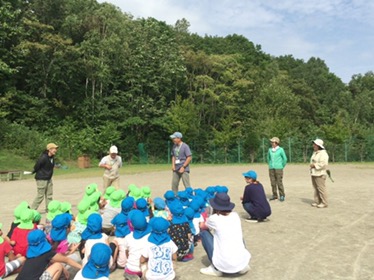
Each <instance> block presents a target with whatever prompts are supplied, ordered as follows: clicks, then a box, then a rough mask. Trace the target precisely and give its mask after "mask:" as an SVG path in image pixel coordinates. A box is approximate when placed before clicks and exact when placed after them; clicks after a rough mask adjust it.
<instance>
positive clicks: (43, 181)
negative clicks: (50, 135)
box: [31, 143, 58, 211]
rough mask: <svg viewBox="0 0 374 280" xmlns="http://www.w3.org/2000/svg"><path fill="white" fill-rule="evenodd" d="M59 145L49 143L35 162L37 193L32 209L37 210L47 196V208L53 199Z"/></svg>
mask: <svg viewBox="0 0 374 280" xmlns="http://www.w3.org/2000/svg"><path fill="white" fill-rule="evenodd" d="M57 149H58V146H57V145H56V144H55V143H49V144H48V145H47V147H46V150H45V151H44V152H43V153H42V154H41V156H40V157H39V159H38V161H37V162H36V163H35V166H34V170H33V171H32V173H33V174H34V173H35V180H36V185H37V195H36V197H35V199H34V202H33V203H32V205H31V208H32V209H35V210H37V209H38V207H39V205H40V204H41V203H42V201H43V199H44V197H45V209H46V211H47V209H48V203H49V202H50V201H52V196H53V183H52V176H53V168H54V167H55V159H54V157H55V155H56V153H57Z"/></svg>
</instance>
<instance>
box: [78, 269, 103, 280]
mask: <svg viewBox="0 0 374 280" xmlns="http://www.w3.org/2000/svg"><path fill="white" fill-rule="evenodd" d="M74 280H90V279H88V278H85V277H83V275H82V270H79V271H78V272H77V274H75V277H74ZM96 280H109V277H104V276H103V277H100V278H96Z"/></svg>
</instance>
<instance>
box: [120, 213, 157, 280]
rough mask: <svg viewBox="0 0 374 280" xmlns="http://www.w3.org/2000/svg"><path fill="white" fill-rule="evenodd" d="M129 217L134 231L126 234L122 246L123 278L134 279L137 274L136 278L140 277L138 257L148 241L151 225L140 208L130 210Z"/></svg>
mask: <svg viewBox="0 0 374 280" xmlns="http://www.w3.org/2000/svg"><path fill="white" fill-rule="evenodd" d="M129 218H130V222H131V224H132V226H133V228H134V231H133V232H131V233H130V234H128V235H127V236H126V237H125V241H124V248H125V250H126V251H127V252H126V254H127V263H126V267H125V278H126V279H134V278H137V277H136V276H138V277H139V278H138V279H140V277H142V272H141V269H140V257H141V255H142V250H143V248H144V247H145V246H146V244H147V243H148V236H149V234H150V232H151V227H150V225H149V224H148V223H147V221H146V218H145V217H144V214H143V213H142V212H141V211H140V210H132V211H131V212H130V214H129Z"/></svg>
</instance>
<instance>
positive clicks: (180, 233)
mask: <svg viewBox="0 0 374 280" xmlns="http://www.w3.org/2000/svg"><path fill="white" fill-rule="evenodd" d="M170 212H171V214H172V218H171V221H170V228H169V235H170V237H171V239H172V240H173V241H174V243H175V245H177V247H178V252H177V256H178V258H177V260H178V261H182V260H183V258H184V257H185V256H186V255H187V254H188V252H189V251H190V242H189V241H190V239H191V236H192V235H191V229H190V225H189V223H188V220H187V218H186V215H185V214H184V209H183V205H182V204H181V203H180V202H179V201H178V202H175V203H172V204H171V205H170ZM185 261H187V260H185Z"/></svg>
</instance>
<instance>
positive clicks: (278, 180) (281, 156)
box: [268, 137, 287, 201]
mask: <svg viewBox="0 0 374 280" xmlns="http://www.w3.org/2000/svg"><path fill="white" fill-rule="evenodd" d="M270 142H271V148H269V151H268V164H269V177H270V183H271V188H272V191H273V196H272V197H271V198H270V200H276V199H278V191H279V200H280V201H284V199H285V193H284V186H283V169H284V167H285V166H286V164H287V156H286V153H285V152H284V150H283V148H282V147H280V146H279V143H280V140H279V138H278V137H273V138H271V139H270Z"/></svg>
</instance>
